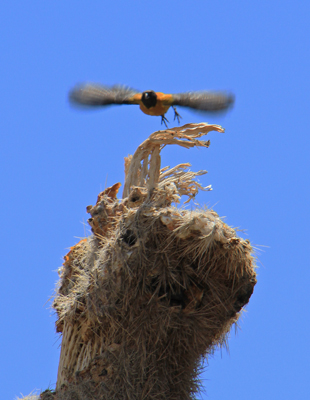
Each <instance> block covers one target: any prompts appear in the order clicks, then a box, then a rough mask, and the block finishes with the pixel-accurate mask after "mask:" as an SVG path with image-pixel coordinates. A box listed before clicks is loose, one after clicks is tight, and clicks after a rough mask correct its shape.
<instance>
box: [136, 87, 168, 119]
mask: <svg viewBox="0 0 310 400" xmlns="http://www.w3.org/2000/svg"><path fill="white" fill-rule="evenodd" d="M156 96H157V102H156V105H155V106H154V107H150V108H147V107H145V105H144V104H143V103H142V102H141V101H140V102H139V106H140V110H141V111H143V112H144V113H145V114H147V115H154V116H161V115H164V114H166V112H167V111H168V110H169V108H170V106H171V104H172V95H171V94H165V93H161V92H156Z"/></svg>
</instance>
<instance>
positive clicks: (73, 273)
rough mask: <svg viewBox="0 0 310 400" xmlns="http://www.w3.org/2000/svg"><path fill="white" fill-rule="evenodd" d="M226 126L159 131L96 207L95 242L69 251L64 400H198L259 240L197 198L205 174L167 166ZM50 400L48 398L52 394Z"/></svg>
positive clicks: (62, 316)
mask: <svg viewBox="0 0 310 400" xmlns="http://www.w3.org/2000/svg"><path fill="white" fill-rule="evenodd" d="M210 130H218V131H222V128H221V127H219V126H216V125H207V124H189V125H186V126H184V127H181V128H176V129H173V130H165V131H160V132H156V133H154V134H153V135H151V136H150V138H149V139H147V140H146V141H145V142H144V143H143V144H142V145H141V146H139V148H138V149H137V152H136V153H135V155H134V156H133V157H129V158H127V161H126V163H125V164H126V172H127V173H126V183H125V188H124V195H123V199H122V200H118V199H117V198H116V193H117V191H118V189H119V186H120V184H118V183H117V184H115V185H113V186H112V187H110V188H107V189H106V190H105V191H103V192H102V193H100V194H99V196H98V199H97V203H96V205H95V206H93V207H92V206H89V207H87V211H88V212H89V213H90V215H91V218H90V219H89V223H90V226H91V228H92V232H93V235H91V236H90V237H89V238H87V239H83V240H81V241H80V242H79V243H78V244H77V245H75V246H74V247H72V248H71V250H70V252H69V253H68V254H67V255H66V256H65V262H64V264H63V267H62V268H61V270H60V283H59V287H58V290H57V295H56V297H55V300H54V303H53V307H54V308H55V310H56V312H57V315H58V320H57V331H58V332H61V333H62V348H61V356H60V363H59V370H58V378H57V387H56V392H55V393H53V398H54V399H57V400H69V399H70V400H72V399H77V400H86V399H104V400H114V399H115V400H125V399H126V400H127V399H128V400H133V399H141V400H142V399H147V400H155V399H163V398H165V399H169V400H181V399H182V400H187V399H193V398H194V396H195V394H196V393H197V391H198V390H199V385H200V383H199V372H200V371H201V361H202V360H203V358H204V357H206V356H207V355H208V354H209V353H211V352H212V351H213V349H214V346H216V345H221V344H223V343H224V341H225V337H226V335H227V333H228V332H229V330H230V327H231V325H232V324H233V323H234V322H236V321H237V319H238V317H239V315H240V311H241V309H242V307H243V306H244V305H245V304H247V303H248V301H249V299H250V296H251V295H252V292H253V288H254V285H255V283H256V274H255V263H254V259H253V256H252V248H251V245H250V242H249V241H248V240H243V239H241V238H239V237H238V236H237V235H236V232H235V230H234V229H232V228H230V227H229V226H227V225H226V224H225V223H224V222H223V221H222V220H221V219H220V218H219V216H218V215H217V214H216V213H215V212H214V211H212V210H209V209H200V210H199V209H197V210H195V211H188V210H185V209H180V208H176V207H174V206H172V203H177V202H178V201H179V199H180V196H181V195H187V196H188V197H189V199H190V198H193V197H194V196H195V194H196V193H197V192H198V190H199V189H206V190H210V187H207V188H202V187H201V186H200V185H199V183H198V182H196V181H195V180H194V178H195V176H197V175H201V174H203V173H205V171H199V172H198V173H194V172H190V171H186V170H185V168H187V167H188V166H189V165H188V164H181V165H179V166H177V167H175V168H172V169H170V170H168V168H164V169H162V170H160V150H161V149H162V147H163V146H164V145H166V144H174V143H175V144H180V143H182V144H181V145H183V146H186V147H193V146H203V147H208V145H209V142H203V141H200V140H197V137H200V136H202V135H203V134H206V133H207V132H208V131H210ZM41 398H42V399H45V397H44V393H42V394H41Z"/></svg>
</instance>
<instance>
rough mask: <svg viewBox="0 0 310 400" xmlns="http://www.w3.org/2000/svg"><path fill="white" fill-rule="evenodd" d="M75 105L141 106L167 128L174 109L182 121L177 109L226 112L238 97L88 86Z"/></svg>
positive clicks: (77, 92) (79, 90)
mask: <svg viewBox="0 0 310 400" xmlns="http://www.w3.org/2000/svg"><path fill="white" fill-rule="evenodd" d="M70 100H71V101H72V102H73V103H76V104H81V105H86V106H108V105H112V104H137V105H139V106H140V109H141V111H142V112H144V114H147V115H153V116H160V117H161V118H162V123H163V122H164V123H165V125H166V126H167V123H166V121H168V120H167V118H166V117H165V114H166V112H167V111H168V110H169V108H170V107H173V109H174V113H175V117H174V118H177V119H178V121H179V118H180V115H179V113H178V112H177V111H176V108H175V106H176V105H177V106H181V107H189V108H192V109H196V110H200V111H205V112H217V111H222V110H226V109H227V108H229V107H230V106H231V105H232V104H233V101H234V97H233V96H232V95H230V94H227V93H225V92H207V91H201V92H188V93H178V94H165V93H162V92H154V91H153V90H146V91H144V92H142V93H141V92H139V91H136V90H134V89H131V88H128V87H124V86H112V87H108V86H100V85H96V84H86V85H83V86H78V87H76V88H75V89H73V90H72V91H71V93H70Z"/></svg>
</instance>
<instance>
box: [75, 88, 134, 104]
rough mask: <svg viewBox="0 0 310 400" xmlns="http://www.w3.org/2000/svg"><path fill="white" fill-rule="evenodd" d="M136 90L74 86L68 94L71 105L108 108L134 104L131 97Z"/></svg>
mask: <svg viewBox="0 0 310 400" xmlns="http://www.w3.org/2000/svg"><path fill="white" fill-rule="evenodd" d="M137 93H139V91H138V90H134V89H132V88H129V87H126V86H118V85H115V86H101V85H97V84H91V83H89V84H84V85H80V86H76V87H75V88H74V89H73V90H71V92H70V93H69V99H70V101H71V102H72V103H75V104H81V105H85V106H108V105H111V104H135V103H134V101H133V99H132V97H133V96H134V95H135V94H137Z"/></svg>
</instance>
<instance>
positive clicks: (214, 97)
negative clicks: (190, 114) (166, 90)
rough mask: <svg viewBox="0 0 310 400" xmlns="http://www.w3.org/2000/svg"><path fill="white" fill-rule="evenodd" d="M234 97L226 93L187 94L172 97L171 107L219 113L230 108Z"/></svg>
mask: <svg viewBox="0 0 310 400" xmlns="http://www.w3.org/2000/svg"><path fill="white" fill-rule="evenodd" d="M233 103H234V96H233V95H232V94H229V93H226V92H207V91H201V92H187V93H177V94H173V95H172V105H175V106H181V107H190V108H194V109H196V110H201V111H212V112H214V111H221V110H226V109H228V108H229V107H231V106H232V105H233Z"/></svg>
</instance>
